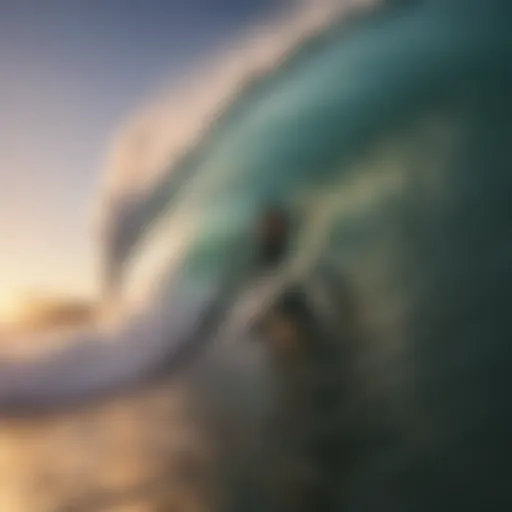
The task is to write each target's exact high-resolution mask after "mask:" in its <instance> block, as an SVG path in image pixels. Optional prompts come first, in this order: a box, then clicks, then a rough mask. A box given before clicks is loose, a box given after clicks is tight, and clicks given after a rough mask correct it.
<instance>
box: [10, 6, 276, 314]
mask: <svg viewBox="0 0 512 512" xmlns="http://www.w3.org/2000/svg"><path fill="white" fill-rule="evenodd" d="M276 5H277V2H276V0H243V1H240V0H166V1H164V0H107V1H105V0H72V1H70V0H44V1H41V0H4V1H2V2H1V3H0V317H1V315H2V311H4V313H5V312H6V311H7V310H8V309H11V308H12V307H13V306H14V305H15V304H16V301H18V300H20V299H23V297H25V296H26V295H34V294H35V295H37V294H42V295H44V294H47V293H48V294H61V293H64V294H69V293H76V294H78V295H82V294H86V295H92V294H94V293H95V291H96V287H97V283H96V280H95V277H96V274H95V269H96V267H95V245H94V239H93V233H92V215H91V213H92V206H93V200H94V197H95V194H96V192H97V190H98V186H99V182H100V177H101V173H102V171H103V170H104V164H105V159H106V157H107V152H108V149H109V144H110V143H111V141H112V138H113V136H114V135H115V133H116V131H117V130H118V129H119V128H120V126H121V125H122V124H123V123H124V122H125V121H126V119H127V118H129V117H130V114H131V113H133V112H134V111H135V110H136V109H138V108H139V107H140V106H141V104H144V102H145V101H146V100H148V99H149V98H150V97H151V93H152V91H157V90H159V88H161V87H162V86H163V85H166V84H169V85H170V86H172V84H173V81H174V80H176V81H178V80H179V79H180V78H182V77H183V75H184V74H186V73H187V71H188V70H189V69H190V68H192V69H193V66H194V62H196V61H198V60H199V59H204V58H205V56H207V55H208V53H212V54H213V53H214V52H215V49H216V48H217V47H221V45H225V44H226V43H227V42H229V40H230V39H232V40H235V38H237V37H239V36H240V34H241V33H243V31H244V30H245V29H246V27H248V26H249V25H250V24H251V23H253V22H255V21H257V20H258V19H263V18H264V17H266V16H268V15H270V14H271V11H272V10H273V9H276Z"/></svg>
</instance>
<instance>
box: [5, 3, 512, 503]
mask: <svg viewBox="0 0 512 512" xmlns="http://www.w3.org/2000/svg"><path fill="white" fill-rule="evenodd" d="M461 5H462V4H461V3H459V2H456V1H453V2H450V1H448V0H446V2H445V3H441V2H435V1H433V2H428V1H425V2H399V3H395V2H391V3H389V4H388V5H387V6H384V7H382V8H381V9H377V10H376V11H368V13H369V14H368V15H365V16H362V17H359V18H352V19H351V20H350V22H344V21H341V22H338V21H337V20H336V19H332V20H330V19H328V20H325V19H324V21H323V22H322V23H320V24H319V25H318V24H317V25H316V29H315V34H314V35H312V34H310V35H309V37H305V38H302V39H301V38H299V41H295V43H293V42H292V43H293V44H291V48H292V49H293V48H295V51H291V53H290V55H289V56H288V57H287V58H284V60H279V59H277V61H275V62H273V63H272V65H270V66H269V67H264V70H263V71H262V72H261V73H260V74H259V75H258V76H257V79H256V80H254V81H253V82H250V83H249V85H248V86H247V87H246V88H242V90H241V91H239V93H238V94H235V95H234V96H232V91H230V92H229V94H227V96H226V97H227V98H228V99H227V100H226V101H227V107H226V108H225V109H221V110H220V111H219V112H218V113H215V114H214V119H215V121H214V122H212V123H211V126H210V127H209V130H207V131H206V132H205V133H203V132H201V131H200V132H199V133H198V134H195V128H194V129H191V132H194V134H195V135H194V137H195V139H194V141H195V142H194V143H190V144H189V143H187V144H185V146H181V145H180V146H179V148H180V149H179V151H178V153H179V154H180V156H179V157H178V158H177V159H176V160H173V161H172V162H171V164H172V165H169V166H168V168H167V167H166V168H165V169H163V170H162V171H161V172H160V173H157V174H158V177H157V178H154V179H155V180H156V181H155V182H154V183H156V186H152V184H151V183H150V184H144V185H143V186H141V185H140V182H139V180H138V179H135V178H133V175H131V174H130V175H129V176H128V177H127V178H126V177H125V178H123V177H122V179H121V178H120V181H116V180H114V182H115V185H113V189H114V192H110V193H111V194H112V196H113V197H110V196H108V194H107V196H108V197H110V199H106V200H105V202H104V206H105V215H104V222H105V226H106V228H105V230H104V238H103V239H102V240H103V242H102V243H103V244H104V255H105V259H106V261H107V265H106V266H107V269H108V270H109V271H110V272H114V273H115V272H116V271H118V270H123V271H124V268H125V266H129V264H130V261H129V260H130V258H131V257H132V256H133V253H134V252H135V251H136V250H137V248H138V247H139V246H140V247H141V248H142V250H144V244H147V245H151V244H152V238H151V236H152V235H153V234H154V231H153V225H154V223H155V220H158V219H159V218H160V217H161V216H162V217H165V219H166V222H167V223H166V224H165V229H164V230H163V236H164V238H166V237H167V240H169V239H172V240H174V241H175V240H178V241H179V244H178V246H177V247H174V249H173V251H174V253H175V254H177V256H176V257H175V259H174V260H172V262H171V263H170V260H168V259H164V260H163V263H164V265H165V267H166V268H165V270H166V274H165V275H166V276H169V277H168V278H167V277H166V278H162V277H160V278H158V279H157V281H156V283H157V286H156V290H157V291H156V292H155V291H154V289H153V291H150V293H149V299H148V300H149V302H148V304H149V306H148V311H152V310H153V308H159V310H161V311H166V310H169V312H172V311H176V308H175V306H176V305H180V304H181V302H180V300H181V298H182V297H184V296H187V297H188V296H190V297H192V298H194V299H195V298H197V297H203V295H202V294H203V293H206V292H205V290H207V291H210V290H211V289H212V288H213V287H214V284H215V283H217V282H218V280H219V279H220V280H222V278H224V277H225V276H228V277H230V278H231V281H230V283H229V284H230V289H229V291H230V293H233V295H231V296H230V302H229V303H228V306H227V308H226V309H224V310H223V312H222V313H223V314H222V315H221V316H219V317H218V318H217V322H216V326H215V327H216V328H215V330H213V331H210V332H209V333H208V336H205V339H204V340H203V341H205V342H206V341H207V342H208V343H203V344H201V350H199V351H196V352H194V351H193V353H192V355H193V357H191V358H190V360H188V361H187V364H186V365H182V366H180V365H178V368H177V369H176V368H174V369H173V372H169V373H170V374H172V375H170V374H169V375H167V377H166V379H165V380H163V381H160V382H158V383H156V382H155V383H153V384H152V385H148V386H147V387H146V389H144V390H142V389H140V390H138V391H137V392H135V391H133V392H131V393H129V396H126V397H123V398H120V399H118V400H112V399H110V400H107V401H105V402H102V403H96V404H92V405H90V407H88V408H87V409H83V410H81V411H73V412H69V414H63V413H60V414H58V415H57V416H55V415H54V414H53V415H50V416H49V415H44V416H41V415H39V416H35V417H33V418H30V419H29V420H27V419H24V420H14V419H12V420H9V421H7V420H6V421H5V424H4V425H3V426H2V428H3V429H4V435H3V437H2V439H3V440H4V442H3V443H2V445H0V448H1V449H0V458H1V461H2V462H1V464H2V466H3V468H2V469H1V472H2V479H1V480H0V485H1V486H2V489H1V491H2V494H1V497H2V499H4V500H6V501H5V502H4V503H5V505H3V504H0V509H1V510H4V508H5V510H9V511H13V512H14V511H17V510H19V511H21V512H25V511H31V512H32V511H35V512H39V511H41V512H46V511H48V512H54V511H55V512H57V511H59V510H90V511H95V510H98V511H99V510H114V511H117V510H119V511H122V510H140V511H144V510H148V511H158V510H179V511H181V510H183V511H184V512H188V511H191V510H205V511H215V510H223V511H224V510H226V511H238V510H244V511H245V510H258V511H259V510H279V511H282V510H294V511H299V510H350V511H352V510H353V511H374V510H384V511H387V510H390V511H391V510H393V511H409V510H414V511H420V512H421V511H429V510H432V509H434V508H435V509H440V510H466V511H469V510H475V511H477V510H493V509H496V510H504V509H505V510H506V509H508V508H510V507H509V506H510V502H511V496H510V491H509V481H510V478H509V477H510V471H509V470H508V469H507V465H508V463H507V461H508V460H510V455H511V454H510V448H509V445H510V443H509V442H508V436H509V431H510V428H509V427H510V419H509V418H511V417H512V414H510V413H511V411H510V401H509V400H508V390H509V389H510V375H509V374H510V372H509V367H510V356H511V351H510V347H509V340H510V335H511V334H512V333H511V328H510V325H509V304H510V300H509V298H510V289H511V287H510V280H511V277H512V275H511V268H512V267H511V265H510V263H511V259H510V257H511V254H512V252H511V251H510V240H511V237H510V234H511V233H510V229H511V226H512V223H511V220H512V210H511V208H510V192H511V189H512V180H511V178H510V173H509V169H510V165H509V164H510V151H509V149H510V148H509V145H510V144H509V140H510V134H511V128H512V126H511V119H512V116H511V115H510V114H511V113H512V104H511V102H510V98H509V92H508V91H509V90H510V85H511V82H512V74H511V73H510V72H511V69H510V62H512V60H510V53H511V52H512V39H511V38H510V35H509V30H508V26H507V23H506V21H505V18H504V16H503V14H504V12H507V6H506V5H505V3H503V2H501V1H500V0H495V1H490V0H488V1H487V2H485V8H483V7H482V6H483V5H484V3H483V2H480V3H479V2H477V1H476V0H475V1H474V2H471V6H473V7H474V8H475V9H474V10H471V9H465V8H464V9H462V7H461ZM206 110H207V111H208V112H210V110H209V107H208V108H206ZM210 113H211V112H210ZM210 121H211V120H210ZM158 126H159V127H161V125H158ZM158 129H160V128H158ZM194 137H193V138H194ZM117 171H118V170H117V168H116V172H117ZM121 174H123V172H122V171H121ZM176 177H177V181H176ZM160 179H161V180H163V181H159V180H160ZM140 180H141V181H144V180H143V179H142V178H140ZM126 181H127V182H129V185H125V182H126ZM120 183H121V184H120ZM162 183H163V185H162ZM125 186H126V187H127V189H128V190H129V193H128V194H127V195H126V196H125V193H126V192H125V191H126V188H125ZM140 187H142V188H140ZM134 190H135V191H136V194H135V197H136V199H137V200H136V201H135V202H132V201H133V197H134V195H133V191H134ZM162 190H163V191H165V194H161V193H160V192H161V191H162ZM125 197H128V199H125ZM109 201H112V203H109ZM275 203H277V204H278V205H279V206H280V207H282V208H284V209H285V210H286V211H287V212H289V214H290V216H291V218H292V219H293V221H294V227H293V232H292V235H293V236H292V237H291V238H292V239H291V242H290V247H289V251H288V252H286V254H285V255H284V256H283V259H282V261H281V262H280V264H279V265H277V266H276V267H275V268H273V269H272V271H273V272H270V274H269V275H267V274H266V273H264V272H262V269H259V268H254V267H251V265H253V264H254V260H253V259H252V258H251V255H252V252H253V251H254V250H255V247H254V245H253V244H251V240H252V239H251V236H250V235H251V233H252V232H251V227H252V222H253V220H254V218H257V217H258V214H260V213H261V212H264V211H265V207H266V205H268V204H275ZM184 225H185V226H186V229H184V227H183V226H184ZM153 240H154V239H153ZM147 245H146V247H147ZM108 274H109V272H106V275H107V276H108ZM120 275H121V281H123V280H129V279H130V278H129V276H128V273H127V274H126V275H125V274H123V272H121V273H120ZM160 276H161V274H160ZM267 277H268V278H269V279H268V281H267V280H265V279H266V278H267ZM267 284H268V287H267V286H266V285H267ZM260 286H261V289H260V288H259V287H260ZM150 288H151V287H150ZM190 290H192V291H193V292H190ZM233 290H234V291H233ZM189 292H190V295H187V293H189ZM260 292H261V294H260ZM291 292H294V293H291ZM152 294H153V295H152ZM207 297H211V295H207ZM215 297H216V299H215V298H214V299H213V300H214V301H215V300H217V299H218V300H220V298H219V297H217V296H215ZM151 300H152V301H153V302H151ZM199 302H200V301H199ZM246 303H247V305H248V308H247V310H248V311H249V313H247V312H246V310H245V309H244V308H243V307H242V306H245V305H246ZM201 304H202V303H201ZM239 307H240V311H239ZM166 308H167V309H166ZM169 314H170V313H169ZM151 318H153V317H151ZM192 320H194V319H192ZM195 323H197V322H195ZM166 325H167V324H166ZM185 325H186V326H188V325H189V323H185ZM190 325H194V321H192V322H190ZM255 326H256V327H258V329H255V328H254V327H255ZM153 332H154V331H152V330H151V329H150V330H148V331H147V338H146V339H145V340H144V341H145V342H147V344H146V346H147V347H150V348H148V349H147V350H144V349H141V350H142V351H141V352H137V353H138V354H139V355H140V354H142V355H147V353H148V352H150V351H151V350H152V349H151V347H153V348H154V345H152V344H151V343H149V341H151V340H150V338H151V336H152V335H153ZM159 334H162V331H159ZM165 335H166V336H165V339H166V340H171V341H174V338H173V336H174V331H173V330H172V329H170V330H169V331H165ZM170 344H171V345H172V343H170ZM132 346H133V345H132ZM143 346H145V345H137V347H143ZM187 347H188V345H187V344H185V345H184V348H185V349H186V348H187ZM58 368H60V367H58ZM36 376H37V373H36ZM69 376H70V377H71V379H70V380H68V381H67V382H74V381H75V380H76V375H73V374H72V373H71V374H70V375H68V377H69ZM57 377H58V378H60V377H61V376H60V375H57ZM62 377H63V378H64V377H66V376H65V375H63V376H62ZM101 377H102V375H101V372H98V373H96V374H95V378H98V379H99V378H101ZM55 382H59V381H58V380H56V381H55ZM71 387H72V386H71ZM50 389H53V390H54V391H55V388H51V387H50ZM36 396H37V394H36ZM14 460H15V461H16V463H13V461H14ZM9 500H10V501H9ZM2 506H3V507H4V508H1V507H2ZM66 507H67V508H66Z"/></svg>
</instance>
